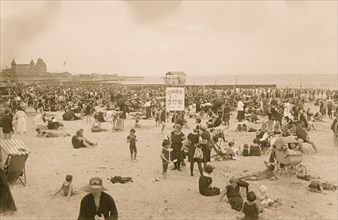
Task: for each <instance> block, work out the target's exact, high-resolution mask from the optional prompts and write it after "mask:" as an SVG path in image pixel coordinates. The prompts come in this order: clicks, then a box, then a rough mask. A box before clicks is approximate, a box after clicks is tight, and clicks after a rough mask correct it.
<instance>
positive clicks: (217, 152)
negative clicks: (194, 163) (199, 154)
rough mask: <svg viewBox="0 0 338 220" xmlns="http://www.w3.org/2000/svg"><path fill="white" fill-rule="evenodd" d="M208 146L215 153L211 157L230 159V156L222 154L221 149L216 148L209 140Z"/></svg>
mask: <svg viewBox="0 0 338 220" xmlns="http://www.w3.org/2000/svg"><path fill="white" fill-rule="evenodd" d="M209 144H210V146H211V147H212V149H214V151H215V152H216V154H215V155H213V156H211V157H217V156H220V157H222V158H224V159H231V156H230V155H228V154H226V153H224V152H223V151H222V149H221V147H220V146H218V145H217V144H216V143H215V142H214V141H213V140H212V139H210V141H209Z"/></svg>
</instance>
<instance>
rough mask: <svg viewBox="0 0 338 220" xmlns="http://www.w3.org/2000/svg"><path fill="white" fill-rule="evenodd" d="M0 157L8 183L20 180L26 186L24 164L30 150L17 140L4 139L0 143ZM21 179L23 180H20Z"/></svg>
mask: <svg viewBox="0 0 338 220" xmlns="http://www.w3.org/2000/svg"><path fill="white" fill-rule="evenodd" d="M0 149H1V151H0V152H1V153H0V154H1V157H2V161H4V162H5V163H4V164H1V167H4V170H5V174H6V176H7V181H8V182H14V181H16V180H18V179H19V180H20V182H21V183H22V184H23V185H25V184H26V169H25V164H26V160H27V158H28V155H29V154H30V150H29V149H28V148H27V147H26V146H25V144H24V143H23V142H22V141H21V140H19V139H5V140H1V141H0ZM22 178H23V179H22Z"/></svg>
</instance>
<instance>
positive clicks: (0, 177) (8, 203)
mask: <svg viewBox="0 0 338 220" xmlns="http://www.w3.org/2000/svg"><path fill="white" fill-rule="evenodd" d="M7 211H16V206H15V202H14V199H13V197H12V193H11V191H10V189H9V186H8V182H7V177H6V175H5V173H4V171H3V170H2V169H0V213H3V212H7Z"/></svg>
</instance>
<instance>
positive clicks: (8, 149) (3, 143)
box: [0, 139, 30, 156]
mask: <svg viewBox="0 0 338 220" xmlns="http://www.w3.org/2000/svg"><path fill="white" fill-rule="evenodd" d="M0 147H1V148H2V149H3V151H4V152H5V153H6V154H8V155H13V156H16V155H28V154H29V153H30V150H29V149H28V148H27V147H26V146H25V144H24V143H23V142H22V141H21V140H20V139H5V140H0Z"/></svg>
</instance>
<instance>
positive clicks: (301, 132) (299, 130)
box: [296, 122, 318, 153]
mask: <svg viewBox="0 0 338 220" xmlns="http://www.w3.org/2000/svg"><path fill="white" fill-rule="evenodd" d="M296 136H297V137H298V138H300V139H302V140H303V141H304V142H306V143H309V144H311V146H312V148H313V149H314V150H315V152H316V153H318V150H317V147H316V145H315V143H314V142H313V141H311V140H310V137H309V134H308V132H307V131H306V129H305V127H304V124H303V123H302V122H299V123H298V124H297V127H296ZM299 145H300V148H301V149H304V148H303V146H302V143H299Z"/></svg>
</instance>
